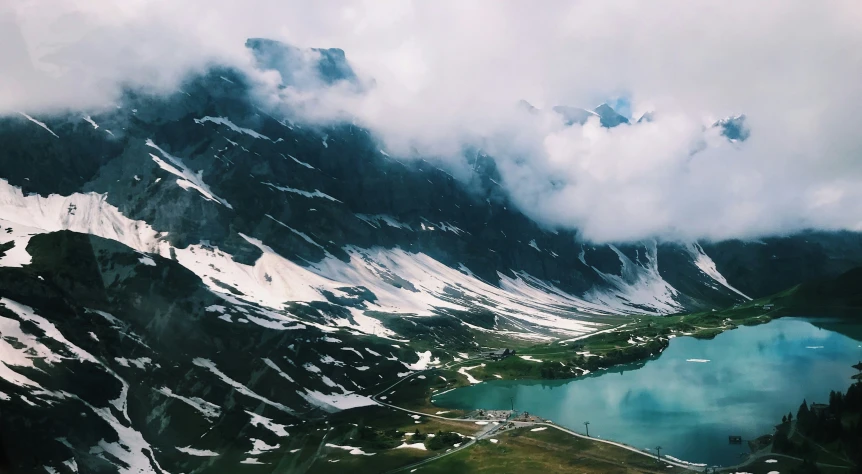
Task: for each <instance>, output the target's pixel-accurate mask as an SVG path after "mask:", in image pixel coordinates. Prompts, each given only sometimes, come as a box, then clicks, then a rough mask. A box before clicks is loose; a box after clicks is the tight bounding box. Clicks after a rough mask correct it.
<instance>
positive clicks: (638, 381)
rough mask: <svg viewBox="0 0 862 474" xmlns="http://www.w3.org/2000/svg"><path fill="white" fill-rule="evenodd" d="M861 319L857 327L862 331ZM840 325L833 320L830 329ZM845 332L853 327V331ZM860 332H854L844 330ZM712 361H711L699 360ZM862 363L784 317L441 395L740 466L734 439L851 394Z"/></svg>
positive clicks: (820, 332)
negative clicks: (591, 369) (585, 371)
mask: <svg viewBox="0 0 862 474" xmlns="http://www.w3.org/2000/svg"><path fill="white" fill-rule="evenodd" d="M859 326H862V325H858V324H857V325H855V326H854V327H855V328H859ZM827 327H835V326H827ZM845 329H846V327H845ZM842 332H845V333H849V334H853V333H852V332H848V331H843V330H842ZM692 359H696V360H708V362H693V361H689V360H692ZM860 359H862V345H860V342H859V341H856V340H854V339H851V338H849V337H847V336H844V335H842V334H839V333H837V332H834V331H831V330H829V329H822V328H818V327H816V326H814V325H813V324H811V323H810V322H808V320H806V319H800V318H782V319H779V320H776V321H773V322H770V323H768V324H764V325H760V326H753V327H741V328H739V329H735V330H732V331H727V332H725V333H723V334H720V335H719V336H718V337H716V338H715V339H713V340H697V339H693V338H690V337H682V338H675V339H672V340H671V344H670V347H668V348H667V349H666V350H665V351H664V353H663V354H662V355H661V356H660V357H658V358H657V359H653V360H650V361H647V362H646V363H645V364H639V365H635V366H627V367H624V368H623V369H620V368H615V369H613V370H607V371H601V372H599V373H598V374H595V376H593V375H592V374H591V375H590V376H588V377H584V378H580V379H576V380H569V381H559V382H554V381H504V380H499V381H490V382H485V383H481V384H478V385H474V386H472V387H466V388H462V389H457V390H454V391H451V392H448V393H445V394H442V395H440V396H439V397H435V398H434V403H435V404H436V405H438V406H441V407H450V408H460V409H478V408H483V409H508V408H510V397H514V401H515V409H517V410H526V411H528V412H530V413H535V414H537V415H539V416H542V417H544V418H548V419H551V420H553V421H554V422H555V423H557V424H560V425H562V426H565V427H568V428H570V429H573V430H575V431H579V432H582V433H583V432H584V425H583V422H585V421H589V422H590V426H589V429H590V435H592V436H594V437H600V438H605V439H612V440H615V441H621V442H623V443H626V444H628V445H631V446H634V447H637V448H641V449H644V448H649V449H654V448H655V447H656V446H661V447H662V454H669V455H671V456H674V457H676V458H679V459H684V460H686V461H689V462H694V463H707V464H709V465H724V466H727V465H732V464H736V463H738V462H739V461H740V460H741V457H740V455H741V453H743V452H746V453H747V452H748V447H747V444H743V445H741V446H740V445H730V444H729V443H728V436H730V435H738V436H742V437H743V439H744V440H748V439H753V438H756V437H757V436H760V435H763V434H769V433H772V430H773V426H774V425H776V424H777V423H778V422H780V421H781V416H782V415H784V414H787V413H788V412H790V411H792V412H793V415H794V416H795V415H796V410H797V409H798V408H799V404H800V403H801V402H802V400H803V399H806V400H808V402H809V403H811V402H828V396H829V391H830V390H840V391H844V390H846V389H847V387H848V386H849V385H850V383H851V379H850V377H851V376H852V375H853V374H854V373H856V371H855V370H854V369H853V368H851V367H850V366H851V365H852V364H854V363H856V362H858V361H859V360H860Z"/></svg>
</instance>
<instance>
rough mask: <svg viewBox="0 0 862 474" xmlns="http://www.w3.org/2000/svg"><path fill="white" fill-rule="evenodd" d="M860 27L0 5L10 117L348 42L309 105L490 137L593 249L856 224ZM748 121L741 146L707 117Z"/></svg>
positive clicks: (303, 9) (354, 9)
mask: <svg viewBox="0 0 862 474" xmlns="http://www.w3.org/2000/svg"><path fill="white" fill-rule="evenodd" d="M3 2H5V3H6V5H5V6H4V5H3ZM859 25H862V3H860V2H859V1H858V0H849V1H831V0H830V1H824V2H812V1H810V0H800V1H796V0H780V1H767V0H763V1H746V0H739V1H732V0H731V1H728V0H723V1H697V2H692V1H686V0H679V1H671V0H668V1H651V2H644V1H606V0H601V1H600V0H595V1H567V2H556V1H543V2H541V3H537V2H528V1H505V0H494V1H490V0H489V1H464V0H462V1H451V2H447V1H433V2H431V1H425V2H410V1H403V0H397V1H380V0H368V1H355V2H353V1H350V2H348V1H335V0H332V1H323V2H306V1H284V0H278V1H262V0H257V1H255V0H246V1H244V2H234V1H226V0H206V1H203V0H183V1H182V2H179V1H175V0H123V1H108V0H77V1H76V0H62V1H61V0H17V1H11V0H0V64H2V65H3V70H2V73H0V113H9V112H12V111H17V110H25V111H29V112H31V113H33V114H37V113H41V114H47V113H50V112H51V111H53V110H63V109H72V110H84V109H87V108H91V107H99V106H104V105H105V104H108V103H110V102H111V101H112V100H113V99H115V98H116V95H117V93H118V91H119V90H120V87H121V86H124V85H125V86H133V87H146V88H150V89H153V90H156V91H158V90H170V89H172V88H175V87H176V86H177V84H178V83H179V81H180V80H181V79H182V78H183V77H184V76H185V75H186V74H188V73H189V72H192V71H197V70H201V69H203V68H205V67H206V66H207V65H209V64H213V63H227V64H232V65H236V66H238V67H242V68H246V69H248V68H250V67H251V66H250V64H251V62H250V59H249V57H248V55H247V52H246V51H245V50H244V47H243V44H244V41H245V39H246V38H247V37H253V36H260V37H269V38H273V39H278V40H282V41H285V42H289V43H292V44H294V45H297V46H302V47H339V48H342V49H344V50H345V51H346V54H347V56H348V59H349V60H350V62H351V64H352V65H353V67H354V68H355V70H356V71H357V72H358V74H359V75H360V76H361V77H363V78H373V79H374V80H375V82H376V86H375V87H374V88H372V89H371V90H370V91H368V92H366V93H363V94H361V95H357V94H355V93H352V92H346V91H344V90H343V89H342V88H332V89H315V90H312V91H304V94H311V95H313V96H314V97H315V102H316V103H317V104H318V107H316V108H315V110H313V116H309V117H307V119H309V120H312V119H313V120H324V121H325V120H332V119H334V118H337V117H343V116H351V117H356V119H357V120H358V121H360V122H362V123H364V124H365V125H367V126H368V127H369V128H371V129H372V130H374V132H375V133H376V134H377V136H379V137H380V139H381V140H382V142H383V143H384V146H385V147H386V148H387V149H388V150H390V151H392V152H395V153H409V152H410V150H414V149H415V150H419V151H420V152H421V153H422V154H426V155H433V156H436V157H439V159H440V160H442V161H443V162H444V164H445V165H446V166H448V167H450V168H451V169H453V170H455V171H456V172H457V171H459V170H461V171H463V169H464V158H463V156H462V155H461V150H462V149H463V147H464V145H474V146H482V147H483V148H484V149H486V150H488V151H489V152H490V154H492V155H493V156H494V157H495V158H496V159H497V160H498V163H499V165H500V169H501V171H502V174H503V186H504V187H505V188H506V190H507V191H508V193H509V194H510V196H511V198H512V200H513V201H514V202H515V203H516V204H517V205H518V206H519V207H520V208H521V209H522V210H523V211H524V212H525V213H527V214H528V215H530V216H531V217H533V218H534V219H536V220H537V221H539V222H541V223H543V224H546V225H548V226H551V227H565V228H577V229H579V230H581V231H582V232H583V235H584V236H585V237H586V238H588V239H591V240H594V241H597V242H606V241H632V240H639V239H644V238H661V239H683V240H687V239H695V238H702V239H714V240H717V239H725V238H732V237H741V238H756V237H759V236H765V235H776V234H786V233H790V232H795V231H799V230H801V229H806V228H819V229H853V230H862V138H860V137H862V134H860V133H859V131H858V127H859V125H858V120H857V116H858V113H859V111H860V110H862V84H860V78H862V27H860V26H859ZM261 77H262V78H268V79H272V77H271V75H270V76H266V75H264V76H261ZM620 98H624V99H625V100H627V101H629V102H630V103H631V111H632V114H633V115H634V116H635V118H636V117H637V116H639V115H640V114H641V113H643V112H644V111H649V110H653V111H656V121H654V122H653V123H650V124H640V125H637V126H620V127H617V128H614V129H611V130H608V129H603V128H601V127H599V126H598V124H597V123H592V122H590V123H587V124H586V125H584V126H583V127H581V126H572V127H565V126H563V124H562V123H561V121H560V118H559V117H558V116H556V115H555V114H553V113H550V112H547V113H540V114H528V113H525V112H524V111H523V109H521V108H518V107H517V106H516V104H517V101H518V100H519V99H526V100H528V101H529V102H530V103H532V104H533V105H535V106H536V107H539V108H540V109H543V110H544V111H547V110H548V109H550V107H552V106H554V105H558V104H565V105H571V106H582V107H590V108H591V107H595V106H596V105H598V104H599V103H600V102H603V101H616V100H618V99H620ZM310 112H311V111H310ZM739 113H745V114H746V116H747V118H748V124H749V126H750V128H751V138H750V139H749V140H747V141H745V142H744V143H741V144H732V143H729V142H727V141H726V140H724V139H723V138H721V137H719V136H718V134H717V133H716V132H715V130H706V131H705V130H704V125H708V124H710V123H712V122H713V121H714V120H716V119H719V118H722V117H726V116H729V115H733V114H739ZM695 149H700V150H701V151H700V152H698V153H695V154H692V150H695Z"/></svg>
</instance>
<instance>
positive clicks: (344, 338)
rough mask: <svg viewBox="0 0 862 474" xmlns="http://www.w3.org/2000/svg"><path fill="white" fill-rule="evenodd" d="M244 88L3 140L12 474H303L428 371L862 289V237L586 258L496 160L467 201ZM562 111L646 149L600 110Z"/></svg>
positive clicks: (3, 387) (57, 119)
mask: <svg viewBox="0 0 862 474" xmlns="http://www.w3.org/2000/svg"><path fill="white" fill-rule="evenodd" d="M248 46H249V48H251V49H252V50H254V51H255V52H256V53H257V59H258V63H259V66H260V67H261V68H266V69H274V70H278V71H279V72H280V73H281V75H282V78H283V80H284V82H285V83H284V84H283V86H285V87H288V86H291V87H303V86H304V85H306V84H309V83H313V82H315V81H317V82H321V83H339V82H346V83H347V85H348V86H350V87H356V88H363V87H371V86H372V85H368V84H360V83H359V81H358V79H357V77H356V75H355V74H354V73H353V71H352V70H351V69H350V67H349V64H348V63H347V60H346V57H345V55H344V53H343V52H341V51H340V50H313V51H311V52H308V51H300V50H297V49H296V48H291V47H287V46H285V45H281V44H279V43H276V42H272V41H269V40H261V39H254V40H249V42H248ZM307 57H311V58H315V59H314V61H312V62H311V63H308V62H303V61H304V59H303V58H307ZM315 61H316V62H315ZM250 81H251V80H250V79H249V78H247V77H246V76H244V75H243V74H242V73H240V72H238V71H236V70H232V69H228V68H213V69H211V70H209V71H207V72H206V73H205V74H202V75H200V76H196V77H191V78H189V80H188V81H187V82H186V83H185V84H184V85H183V87H182V89H181V90H179V91H176V92H174V93H172V94H167V95H162V96H151V95H145V94H141V93H138V92H135V91H128V92H127V93H126V94H125V96H124V97H123V100H122V102H121V103H119V104H117V105H116V107H114V108H112V109H110V110H100V111H81V112H80V113H69V114H64V115H54V116H38V117H37V116H33V115H24V114H20V115H16V116H8V117H2V118H0V143H3V145H4V146H3V147H2V150H0V298H2V299H0V349H2V351H0V353H2V354H3V360H2V362H0V410H2V415H3V416H0V452H2V453H4V454H5V456H6V460H7V464H9V465H10V466H12V467H13V468H14V470H16V471H20V472H31V471H32V472H43V471H44V470H45V469H47V470H48V471H49V472H71V467H70V466H71V465H72V464H74V465H75V466H77V468H79V469H80V471H81V472H117V471H121V472H163V471H165V472H191V471H193V470H196V469H207V470H215V471H219V470H222V471H224V472H239V471H241V470H255V469H266V470H265V471H264V472H271V471H272V469H275V467H276V464H264V466H268V467H265V468H261V467H260V465H258V464H254V462H251V461H249V462H248V463H245V464H243V461H247V460H248V459H253V460H256V461H255V462H261V463H281V464H277V466H278V467H279V468H284V469H288V468H290V467H292V466H293V465H292V464H290V463H292V462H294V461H290V460H288V461H285V459H287V458H286V457H284V453H289V452H290V450H291V449H295V448H294V446H301V445H302V444H303V443H304V441H303V440H304V439H305V438H304V437H303V436H305V434H308V433H309V432H310V431H309V430H310V429H312V428H309V426H310V424H312V423H314V420H319V419H321V418H322V417H324V416H325V415H326V414H327V413H330V412H332V411H335V410H339V409H343V408H349V407H351V406H357V405H362V404H367V403H371V401H370V400H369V399H368V398H367V395H369V394H372V393H375V392H374V390H375V388H377V387H380V386H381V385H382V384H386V383H389V384H391V383H392V381H393V380H394V379H397V378H398V377H399V376H401V375H403V374H406V373H408V372H409V371H411V370H419V369H422V368H424V367H427V366H429V365H434V364H440V363H442V362H446V361H450V360H453V359H454V358H456V357H459V355H458V354H459V353H463V352H470V351H475V350H477V349H478V348H479V347H481V346H483V345H490V344H499V342H494V341H501V340H509V341H511V340H514V339H524V340H546V339H550V338H555V337H574V336H579V335H583V334H586V333H589V332H593V331H597V330H601V329H604V328H607V327H609V326H610V325H611V324H615V323H618V322H619V321H622V320H624V318H625V316H626V315H628V314H635V313H638V314H640V313H649V314H667V313H673V312H679V311H684V310H687V309H695V308H710V307H720V306H726V305H730V304H733V303H735V302H739V301H743V300H745V299H747V298H749V297H758V296H763V295H766V294H770V293H773V292H775V291H777V290H780V289H784V288H786V287H789V286H792V285H795V284H797V283H800V282H802V281H806V280H810V279H813V278H820V277H828V276H834V275H837V274H838V273H840V272H842V271H844V270H846V269H848V268H850V267H852V266H856V265H862V237H860V235H859V234H853V233H809V234H804V235H799V236H792V237H783V238H773V239H764V240H763V241H761V242H736V241H734V242H719V243H697V242H689V243H667V242H665V243H658V242H642V243H629V244H625V245H622V244H620V245H593V244H590V243H586V242H583V241H582V240H581V239H579V237H578V234H577V232H575V231H569V230H559V229H547V228H542V227H540V226H539V225H537V224H536V223H535V222H533V221H531V220H530V219H529V218H528V217H526V216H525V215H523V214H522V213H520V212H519V211H518V210H517V209H515V208H514V207H513V206H512V205H511V203H510V202H509V201H508V199H507V196H506V194H505V191H504V188H503V187H501V186H500V183H501V180H502V178H501V177H500V175H499V174H498V172H497V168H496V164H495V162H494V159H493V157H490V156H487V155H485V154H484V153H482V152H481V151H471V152H469V153H470V155H469V156H468V162H469V163H470V165H471V174H470V175H469V176H460V175H459V179H456V178H455V177H453V176H452V174H450V173H451V171H450V170H447V169H446V168H445V166H443V164H442V163H439V162H436V161H435V160H434V159H433V158H432V157H427V158H426V159H413V158H411V159H404V158H402V157H398V156H394V154H390V153H388V152H387V151H386V150H385V149H383V148H382V147H381V145H380V144H379V142H378V141H377V140H375V138H374V137H373V136H372V134H371V132H370V131H368V130H365V129H362V128H360V127H358V126H356V125H353V124H351V123H338V124H331V125H328V126H315V127H311V126H309V125H307V124H303V123H295V122H292V121H291V120H290V119H289V118H288V117H290V114H289V111H283V110H282V111H279V110H278V109H275V108H272V107H269V106H267V104H266V103H264V102H261V101H260V100H258V99H257V98H256V97H257V96H256V95H255V94H254V93H253V87H252V85H251V82H250ZM309 81H310V82H309ZM561 110H562V112H560V113H565V114H567V120H570V121H572V123H575V122H577V123H580V120H581V119H583V120H586V119H587V118H589V116H593V115H597V116H600V120H601V123H602V124H604V125H605V126H637V125H636V124H635V125H626V124H627V123H628V120H627V119H625V117H622V116H620V115H619V114H616V112H614V111H613V110H612V109H610V107H607V106H603V107H601V110H599V109H597V111H596V112H588V111H585V110H584V109H574V108H567V109H565V110H563V109H561ZM740 139H741V138H740ZM70 427H74V429H70ZM313 429H317V428H313ZM254 440H257V441H258V442H264V443H265V444H266V445H267V446H272V445H275V444H278V445H280V448H279V449H278V453H280V454H279V455H278V457H277V459H278V460H276V455H275V450H261V449H257V448H256V446H258V444H256V441H254ZM270 451H272V452H270ZM251 453H255V454H251ZM216 454H217V455H216ZM0 460H2V459H0ZM285 462H287V463H288V464H287V465H284V464H283V463H285ZM296 462H299V461H296ZM43 466H47V467H45V468H44V469H43ZM2 467H3V466H0V468H2ZM77 468H76V469H77Z"/></svg>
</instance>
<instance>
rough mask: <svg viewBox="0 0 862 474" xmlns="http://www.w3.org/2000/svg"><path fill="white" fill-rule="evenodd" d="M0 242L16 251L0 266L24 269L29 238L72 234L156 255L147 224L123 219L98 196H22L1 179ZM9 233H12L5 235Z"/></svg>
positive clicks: (153, 233) (154, 235) (153, 235)
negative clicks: (84, 235)
mask: <svg viewBox="0 0 862 474" xmlns="http://www.w3.org/2000/svg"><path fill="white" fill-rule="evenodd" d="M0 216H3V217H2V219H0V227H2V230H3V232H2V233H0V242H8V241H9V240H14V241H15V247H14V248H13V249H12V250H11V251H7V253H6V255H5V256H4V257H2V258H0V266H23V265H27V264H29V263H30V255H29V254H27V253H26V251H25V250H24V249H25V248H26V247H27V242H28V241H29V240H30V236H32V235H35V234H41V233H47V232H56V231H59V230H71V231H74V232H81V233H85V234H92V235H97V236H99V237H104V238H106V239H111V240H116V241H118V242H121V243H123V244H125V245H127V246H129V247H131V248H133V249H135V250H138V251H141V252H150V253H152V252H155V251H156V250H157V248H158V240H159V238H160V237H162V236H163V235H161V234H159V233H158V232H156V231H155V230H153V228H152V227H150V226H149V225H148V224H147V223H146V222H143V221H135V220H132V219H129V218H128V217H126V216H124V215H122V214H121V213H120V211H119V210H118V209H117V208H116V207H114V206H112V205H111V204H109V203H108V202H107V200H106V196H105V195H103V194H97V193H87V194H81V193H75V194H72V195H70V196H60V195H57V194H51V195H50V196H47V197H42V196H39V195H38V194H30V195H27V196H24V193H23V192H22V191H21V188H18V187H15V186H12V185H11V184H9V182H8V181H6V180H3V179H0ZM8 229H12V230H11V232H7V230H8Z"/></svg>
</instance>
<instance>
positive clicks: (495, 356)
mask: <svg viewBox="0 0 862 474" xmlns="http://www.w3.org/2000/svg"><path fill="white" fill-rule="evenodd" d="M481 355H482V357H484V358H486V359H491V360H503V359H505V358H506V357H510V356H513V355H515V349H509V348H504V349H495V350H492V351H484V352H482V354H481Z"/></svg>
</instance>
